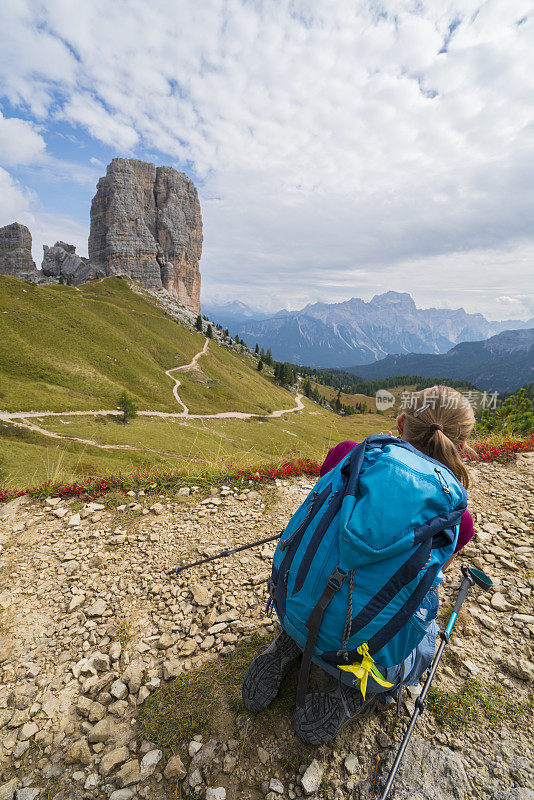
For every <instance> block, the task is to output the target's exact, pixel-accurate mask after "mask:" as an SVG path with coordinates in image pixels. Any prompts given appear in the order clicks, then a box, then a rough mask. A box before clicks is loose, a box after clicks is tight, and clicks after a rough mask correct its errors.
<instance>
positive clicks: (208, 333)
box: [206, 324, 213, 339]
mask: <svg viewBox="0 0 534 800" xmlns="http://www.w3.org/2000/svg"><path fill="white" fill-rule="evenodd" d="M206 336H207V337H208V339H213V328H212V327H211V324H210V325H208V328H207V330H206Z"/></svg>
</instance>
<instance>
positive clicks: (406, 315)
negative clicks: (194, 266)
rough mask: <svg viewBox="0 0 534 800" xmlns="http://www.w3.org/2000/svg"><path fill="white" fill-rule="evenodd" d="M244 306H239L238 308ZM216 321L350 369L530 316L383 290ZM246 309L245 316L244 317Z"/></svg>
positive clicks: (302, 357) (303, 357)
mask: <svg viewBox="0 0 534 800" xmlns="http://www.w3.org/2000/svg"><path fill="white" fill-rule="evenodd" d="M243 305H245V304H241V306H243ZM245 308H246V309H248V310H247V311H246V312H245V311H243V310H242V309H241V310H240V314H238V315H234V316H233V317H232V318H231V319H229V318H228V317H227V318H226V319H222V318H221V317H219V318H218V317H217V316H216V314H215V313H213V312H215V311H216V309H214V308H213V307H211V309H210V308H209V307H207V310H210V311H212V313H213V317H214V319H215V320H216V321H218V322H222V323H223V324H227V325H228V324H231V325H233V326H234V327H235V328H236V329H237V333H238V334H239V335H240V336H241V337H242V338H244V339H245V340H246V341H248V343H249V344H251V345H254V344H255V343H256V342H257V343H258V344H259V345H260V346H261V347H263V348H264V349H268V348H270V349H271V350H272V353H273V356H274V357H275V358H276V359H278V360H281V361H289V362H292V363H297V364H306V365H308V366H313V367H324V366H331V367H339V368H349V367H350V368H352V367H354V366H359V365H363V364H369V363H373V362H375V361H379V360H380V359H382V358H385V357H387V356H388V355H399V354H409V353H434V354H436V355H437V354H443V353H446V352H447V351H448V350H450V349H451V348H452V347H454V346H455V345H456V344H459V343H460V342H464V341H479V340H484V339H488V338H489V337H491V336H493V335H495V334H497V333H500V332H502V331H503V330H506V329H507V326H509V327H511V328H517V329H524V328H527V327H532V326H534V319H531V320H527V321H525V322H522V321H520V320H509V321H506V320H505V321H501V322H490V321H489V320H487V319H486V318H485V317H484V316H483V315H482V314H480V313H469V312H467V311H465V309H464V308H462V307H460V308H457V309H441V308H435V307H431V308H426V309H423V308H418V307H417V306H416V304H415V301H414V299H413V298H412V296H411V295H410V294H409V293H408V292H396V291H388V292H384V293H382V294H377V295H374V297H372V298H371V300H369V301H365V300H362V299H361V298H356V297H353V298H351V299H350V300H344V301H341V302H339V303H322V302H315V303H309V304H308V305H306V306H305V307H304V308H302V309H300V310H297V311H287V310H281V311H279V312H277V313H276V314H272V315H270V316H265V317H264V318H263V319H258V318H256V319H254V318H253V317H252V316H251V313H253V312H252V309H249V308H248V307H246V305H245ZM245 313H246V316H245Z"/></svg>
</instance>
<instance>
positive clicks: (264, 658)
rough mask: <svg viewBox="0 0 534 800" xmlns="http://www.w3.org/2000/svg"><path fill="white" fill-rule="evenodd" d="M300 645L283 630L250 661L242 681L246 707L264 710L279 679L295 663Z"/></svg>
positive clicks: (278, 685)
mask: <svg viewBox="0 0 534 800" xmlns="http://www.w3.org/2000/svg"><path fill="white" fill-rule="evenodd" d="M300 654H301V649H300V647H299V646H298V644H297V643H296V642H294V641H293V639H292V638H291V637H290V636H288V635H287V633H286V632H285V631H282V633H281V634H280V636H278V638H277V639H275V640H274V642H272V644H270V645H269V647H268V648H267V650H265V651H264V652H263V653H262V654H261V655H259V656H258V657H257V658H256V659H255V660H254V661H253V662H252V664H251V665H250V667H249V668H248V670H247V674H246V675H245V679H244V681H243V690H242V693H243V703H244V704H245V706H246V707H247V708H248V710H249V711H254V712H255V713H257V712H258V711H263V709H264V708H267V706H268V705H269V703H270V702H271V701H272V700H274V698H275V697H276V695H277V694H278V691H279V689H280V684H281V683H282V680H283V679H284V677H285V676H286V675H287V673H288V672H289V670H290V669H291V667H292V666H293V665H294V663H295V662H296V660H297V659H298V657H299V655H300Z"/></svg>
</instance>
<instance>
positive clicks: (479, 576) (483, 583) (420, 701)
mask: <svg viewBox="0 0 534 800" xmlns="http://www.w3.org/2000/svg"><path fill="white" fill-rule="evenodd" d="M462 572H463V574H464V579H463V581H462V583H461V584H460V591H459V592H458V597H457V598H456V603H455V604H454V608H453V610H452V614H451V616H450V619H449V621H448V623H447V627H446V628H445V630H444V631H440V634H439V635H440V637H441V644H440V646H439V648H438V652H437V653H436V655H435V656H434V660H433V661H432V666H431V668H430V672H429V673H428V675H427V678H426V681H425V683H424V686H423V688H422V690H421V694H420V695H419V697H418V698H417V700H416V701H415V711H414V712H413V714H412V718H411V720H410V724H409V725H408V729H407V731H406V733H405V734H404V739H403V740H402V742H401V746H400V747H399V750H398V753H397V755H396V756H395V761H394V762H393V766H392V767H391V770H390V773H389V775H388V779H387V782H386V786H385V788H384V791H383V793H382V796H381V798H380V800H386V798H387V796H388V794H389V792H390V789H391V787H392V785H393V781H394V780H395V775H396V774H397V770H398V768H399V764H400V762H401V759H402V757H403V755H404V751H405V750H406V746H407V744H408V742H409V741H410V738H411V735H412V733H413V729H414V728H415V723H416V722H417V718H418V717H419V715H420V714H422V713H423V711H424V710H425V706H426V696H427V694H428V690H429V689H430V684H431V683H432V679H433V677H434V675H435V673H436V670H437V668H438V664H439V662H440V660H441V656H442V655H443V650H444V649H445V645H446V644H448V643H449V640H450V636H451V631H452V629H453V627H454V623H455V622H456V618H457V617H458V613H459V611H460V608H461V607H462V603H463V602H464V600H465V598H466V597H467V592H468V591H469V589H470V588H471V586H473V584H475V583H476V585H477V586H480V588H481V589H484V590H485V591H487V590H488V589H491V587H492V586H493V581H492V580H491V578H488V576H487V575H484V573H483V572H481V571H480V570H478V569H472V568H471V567H462Z"/></svg>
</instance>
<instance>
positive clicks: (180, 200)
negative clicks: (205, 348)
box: [89, 158, 202, 313]
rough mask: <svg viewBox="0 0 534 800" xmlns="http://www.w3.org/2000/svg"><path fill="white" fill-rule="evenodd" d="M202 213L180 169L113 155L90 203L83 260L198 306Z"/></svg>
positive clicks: (190, 306) (195, 194)
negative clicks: (178, 170)
mask: <svg viewBox="0 0 534 800" xmlns="http://www.w3.org/2000/svg"><path fill="white" fill-rule="evenodd" d="M201 252H202V217H201V213H200V204H199V201H198V195H197V191H196V189H195V186H194V184H193V183H192V181H190V180H189V178H187V176H186V175H184V173H183V172H177V171H176V170H175V169H173V168H172V167H157V168H156V167H155V165H154V164H151V163H149V162H146V161H138V160H136V159H126V158H114V159H113V161H112V162H111V164H109V166H108V168H107V173H106V176H105V177H103V178H101V179H100V180H99V182H98V185H97V192H96V195H95V196H94V198H93V202H92V204H91V231H90V234H89V259H90V261H91V262H92V263H93V264H94V265H95V266H98V267H101V268H102V269H103V270H104V271H105V274H106V275H128V276H130V277H131V278H133V279H134V280H137V281H139V283H141V284H142V285H143V286H146V287H147V288H154V289H166V290H167V291H168V292H169V293H170V294H171V295H172V296H174V297H176V299H177V300H178V301H179V302H181V303H183V304H184V305H185V306H187V307H188V308H190V309H191V310H193V311H195V312H197V313H198V312H199V311H200V271H199V260H200V256H201Z"/></svg>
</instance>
